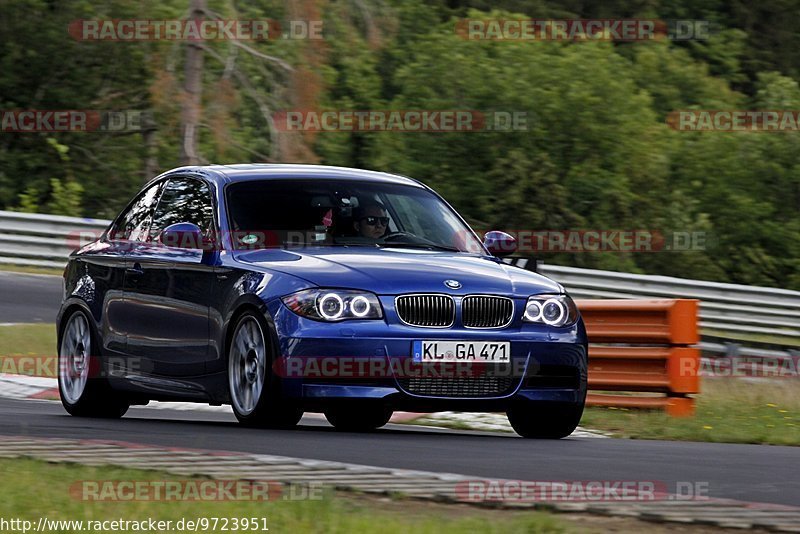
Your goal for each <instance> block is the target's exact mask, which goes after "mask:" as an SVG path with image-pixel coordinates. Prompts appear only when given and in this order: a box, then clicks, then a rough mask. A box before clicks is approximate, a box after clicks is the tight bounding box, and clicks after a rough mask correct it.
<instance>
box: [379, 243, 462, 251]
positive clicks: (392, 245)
mask: <svg viewBox="0 0 800 534" xmlns="http://www.w3.org/2000/svg"><path fill="white" fill-rule="evenodd" d="M379 246H380V247H381V248H426V249H429V250H446V251H447V252H463V251H462V250H460V249H457V248H456V247H449V246H447V245H437V244H435V243H380V244H379Z"/></svg>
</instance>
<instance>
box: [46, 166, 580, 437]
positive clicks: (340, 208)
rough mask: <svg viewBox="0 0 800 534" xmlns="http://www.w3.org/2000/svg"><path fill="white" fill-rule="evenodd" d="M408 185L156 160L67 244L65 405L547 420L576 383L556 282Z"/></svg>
mask: <svg viewBox="0 0 800 534" xmlns="http://www.w3.org/2000/svg"><path fill="white" fill-rule="evenodd" d="M515 247H516V245H515V242H514V240H513V238H512V237H511V236H509V235H508V234H505V233H503V232H489V233H487V234H486V236H485V237H484V240H483V241H481V240H480V239H479V238H478V237H477V236H476V234H475V233H474V232H473V231H472V230H471V229H470V227H469V226H468V225H467V224H466V222H465V221H464V219H462V218H461V217H460V216H459V214H458V213H456V211H455V210H454V209H453V208H452V207H450V205H449V204H448V203H447V202H446V201H445V200H443V199H442V198H441V197H440V196H439V195H437V194H436V193H435V192H434V191H433V190H431V189H430V188H429V187H426V186H425V185H424V184H422V183H420V182H418V181H416V180H413V179H411V178H406V177H402V176H396V175H391V174H385V173H381V172H372V171H364V170H357V169H347V168H339V167H324V166H312V165H230V166H228V165H225V166H222V165H219V166H218V165H214V166H206V167H183V168H179V169H175V170H172V171H169V172H166V173H164V174H162V175H161V176H158V177H157V178H155V179H154V180H152V181H151V182H150V183H148V184H147V185H146V186H145V187H144V189H143V190H142V191H141V192H140V193H139V194H138V195H137V196H136V197H135V198H134V199H133V200H132V201H131V202H130V204H128V206H127V207H126V208H125V209H124V210H123V211H122V213H120V215H119V216H118V217H117V218H116V219H115V220H114V222H113V223H112V224H111V226H110V227H109V228H108V229H107V230H106V231H105V232H104V233H103V235H102V236H101V237H100V238H99V239H97V240H96V241H94V242H92V243H89V244H87V245H85V246H83V247H82V248H80V249H79V250H77V251H76V252H74V253H73V254H72V255H71V256H70V260H69V263H68V265H67V268H66V270H65V272H64V279H65V295H64V301H63V304H62V306H61V309H60V311H59V315H58V320H57V321H58V323H57V327H58V354H59V391H60V394H61V400H62V403H63V405H64V407H65V409H66V410H67V411H68V412H69V413H70V414H72V415H76V416H90V417H121V416H122V415H124V414H125V412H126V411H127V409H128V407H129V406H131V405H143V404H147V403H148V402H149V401H150V400H159V401H194V402H201V403H208V404H213V405H221V404H230V405H231V406H232V409H233V412H234V414H235V415H236V417H237V418H238V420H239V421H240V422H241V423H243V424H246V425H252V426H260V427H273V428H274V427H282V428H285V427H291V426H294V425H296V424H297V423H298V421H299V420H300V418H301V416H302V414H303V412H322V413H324V414H325V416H326V418H327V419H328V421H329V422H330V423H331V424H332V425H333V426H334V427H336V428H337V429H340V430H352V431H358V430H361V431H365V430H372V429H376V428H378V427H381V426H383V425H385V424H386V423H387V422H388V420H389V418H390V417H391V415H392V412H393V411H395V410H404V411H412V412H432V411H442V410H456V411H474V412H506V413H507V414H508V418H509V421H510V423H511V425H512V426H513V427H514V429H515V430H516V431H517V433H519V434H520V435H522V436H524V437H529V438H561V437H564V436H568V435H569V434H571V433H572V431H573V430H574V429H575V427H576V426H577V425H578V422H579V421H580V418H581V414H582V412H583V406H584V402H585V399H586V374H587V338H586V330H585V328H584V325H583V322H582V320H581V318H580V315H579V313H578V310H577V308H576V307H575V304H574V303H573V301H572V299H571V298H570V297H569V296H568V295H567V294H566V292H565V290H564V288H563V287H562V286H561V285H560V284H558V283H556V282H554V281H552V280H550V279H548V278H546V277H544V276H541V275H539V274H536V273H533V272H529V271H526V270H523V269H521V268H518V267H514V266H511V265H508V264H506V263H504V262H503V261H502V260H500V259H499V256H503V255H506V254H509V253H511V252H513V251H514V249H515Z"/></svg>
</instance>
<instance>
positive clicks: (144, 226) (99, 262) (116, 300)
mask: <svg viewBox="0 0 800 534" xmlns="http://www.w3.org/2000/svg"><path fill="white" fill-rule="evenodd" d="M164 185H165V183H164V182H157V183H155V184H153V185H151V186H150V187H148V188H146V189H145V190H144V191H142V192H141V193H139V195H137V196H136V198H134V199H133V200H132V201H131V202H130V204H128V206H127V207H126V208H125V209H124V210H123V211H122V212H121V213H120V214H119V215H118V216H117V218H116V219H115V220H114V222H113V224H112V225H111V227H110V228H109V229H108V231H107V232H106V233H105V235H104V236H103V238H102V239H100V240H99V241H98V242H97V243H96V244H95V245H94V246H92V247H91V248H90V250H89V251H87V252H85V253H84V254H82V255H81V257H80V258H81V262H83V263H84V264H85V270H86V275H85V276H84V277H88V279H89V280H90V282H89V281H87V282H83V285H84V286H87V287H91V291H92V293H93V294H94V295H96V296H97V297H101V298H102V299H103V302H102V306H103V308H102V317H103V320H102V324H101V332H102V339H103V345H104V346H103V348H104V349H105V350H106V352H113V353H116V354H118V355H123V356H124V355H125V351H126V347H127V335H126V329H127V320H126V316H125V302H124V291H123V290H124V284H125V269H126V267H127V257H128V252H129V251H130V250H131V249H132V248H133V247H135V246H136V243H138V242H140V241H144V240H146V239H147V232H148V229H149V225H150V218H151V216H152V213H153V209H154V208H155V206H156V203H157V202H158V199H159V197H160V196H161V191H162V189H163V187H164ZM123 361H126V365H128V364H127V359H123ZM115 362H119V360H118V359H115Z"/></svg>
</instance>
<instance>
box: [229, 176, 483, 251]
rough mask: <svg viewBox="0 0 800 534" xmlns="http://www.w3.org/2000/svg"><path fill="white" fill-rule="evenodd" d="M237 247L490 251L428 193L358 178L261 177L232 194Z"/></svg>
mask: <svg viewBox="0 0 800 534" xmlns="http://www.w3.org/2000/svg"><path fill="white" fill-rule="evenodd" d="M226 201H227V207H228V217H229V221H230V227H231V230H232V241H233V243H234V246H235V247H236V248H238V249H252V248H265V247H292V246H370V247H403V248H420V249H429V250H449V251H454V252H470V253H484V249H483V247H482V245H481V244H480V242H478V240H477V239H476V238H475V234H474V233H473V232H472V230H470V229H469V227H467V226H466V225H465V224H464V223H463V222H462V221H461V219H460V218H459V217H458V216H457V215H456V214H455V213H454V212H453V210H452V209H450V208H449V207H448V206H447V205H446V204H445V203H444V202H442V201H441V199H439V198H438V197H437V196H436V195H434V194H432V193H431V192H430V191H427V190H426V189H424V188H421V187H416V186H410V185H399V184H390V183H380V182H360V181H353V180H319V179H316V180H304V179H299V180H298V179H292V180H288V179H287V180H263V181H248V182H239V183H235V184H231V185H230V186H228V188H227V189H226Z"/></svg>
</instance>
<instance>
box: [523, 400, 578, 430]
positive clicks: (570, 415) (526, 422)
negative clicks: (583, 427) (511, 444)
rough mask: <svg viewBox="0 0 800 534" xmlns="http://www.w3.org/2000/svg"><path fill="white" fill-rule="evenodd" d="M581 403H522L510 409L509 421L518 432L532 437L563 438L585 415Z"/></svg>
mask: <svg viewBox="0 0 800 534" xmlns="http://www.w3.org/2000/svg"><path fill="white" fill-rule="evenodd" d="M583 405H584V403H580V404H553V405H546V404H532V405H530V406H525V405H520V406H515V407H513V408H511V409H510V410H508V422H509V423H511V426H512V427H513V428H514V430H515V431H516V433H517V434H519V435H520V436H522V437H523V438H530V439H561V438H565V437H567V436H569V435H570V434H572V433H573V432H574V431H575V429H576V428H577V427H578V423H580V421H581V416H582V415H583Z"/></svg>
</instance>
